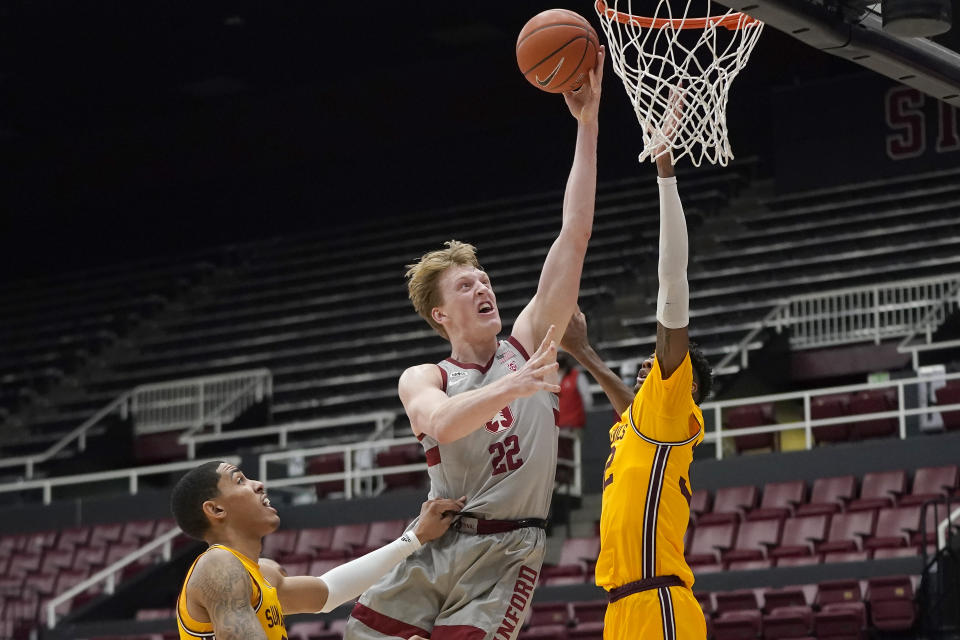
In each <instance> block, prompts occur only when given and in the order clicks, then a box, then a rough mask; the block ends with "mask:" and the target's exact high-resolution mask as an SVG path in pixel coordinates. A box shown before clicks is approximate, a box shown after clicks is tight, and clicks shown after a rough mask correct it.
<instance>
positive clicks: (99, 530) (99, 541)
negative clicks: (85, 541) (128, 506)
mask: <svg viewBox="0 0 960 640" xmlns="http://www.w3.org/2000/svg"><path fill="white" fill-rule="evenodd" d="M122 535H123V523H122V522H118V523H115V524H98V525H97V526H95V527H94V528H93V531H92V532H91V533H90V542H89V546H91V547H97V548H100V547H106V546H107V545H109V544H111V543H113V542H119V541H120V536H122Z"/></svg>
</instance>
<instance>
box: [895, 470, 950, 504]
mask: <svg viewBox="0 0 960 640" xmlns="http://www.w3.org/2000/svg"><path fill="white" fill-rule="evenodd" d="M956 488H957V465H955V464H951V465H948V466H945V467H923V468H920V469H917V472H916V473H915V474H914V475H913V488H912V489H911V490H910V493H909V495H905V496H903V497H902V498H901V499H900V503H899V504H900V506H902V507H903V506H908V505H912V504H922V503H924V502H926V501H927V500H936V499H937V498H942V497H946V496H949V495H952V494H953V492H954V491H955V490H956Z"/></svg>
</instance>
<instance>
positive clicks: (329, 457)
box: [307, 453, 344, 498]
mask: <svg viewBox="0 0 960 640" xmlns="http://www.w3.org/2000/svg"><path fill="white" fill-rule="evenodd" d="M341 471H343V456H342V455H341V454H338V453H328V454H325V455H321V456H316V457H313V458H311V459H310V461H309V462H308V463H307V473H308V474H309V475H320V474H325V473H340V472H341ZM343 489H344V483H343V480H327V481H324V482H318V483H317V484H316V492H317V497H318V498H323V497H325V496H327V495H329V494H331V493H342V492H343Z"/></svg>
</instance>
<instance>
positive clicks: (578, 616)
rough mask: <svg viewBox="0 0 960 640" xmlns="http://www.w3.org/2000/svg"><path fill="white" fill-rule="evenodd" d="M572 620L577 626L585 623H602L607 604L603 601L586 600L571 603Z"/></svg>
mask: <svg viewBox="0 0 960 640" xmlns="http://www.w3.org/2000/svg"><path fill="white" fill-rule="evenodd" d="M571 607H572V611H573V618H574V620H576V621H577V624H578V625H581V624H584V623H587V622H601V623H602V622H603V616H604V615H606V613H607V603H606V602H605V601H603V600H586V601H583V602H573V603H571Z"/></svg>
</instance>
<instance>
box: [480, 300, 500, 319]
mask: <svg viewBox="0 0 960 640" xmlns="http://www.w3.org/2000/svg"><path fill="white" fill-rule="evenodd" d="M477 311H478V312H479V313H480V315H482V316H489V315H492V314H493V313H495V312H496V309H495V308H494V306H493V304H491V303H489V302H484V303H481V305H480V306H479V307H477Z"/></svg>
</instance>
